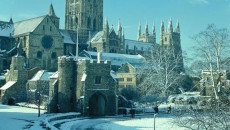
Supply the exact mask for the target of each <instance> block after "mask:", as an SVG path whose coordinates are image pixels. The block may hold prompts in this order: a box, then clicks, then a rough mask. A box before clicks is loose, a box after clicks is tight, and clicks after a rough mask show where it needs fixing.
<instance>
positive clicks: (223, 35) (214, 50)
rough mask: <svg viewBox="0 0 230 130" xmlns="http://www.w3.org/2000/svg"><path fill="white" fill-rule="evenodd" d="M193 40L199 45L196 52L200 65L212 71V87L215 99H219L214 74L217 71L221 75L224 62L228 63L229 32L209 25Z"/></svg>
mask: <svg viewBox="0 0 230 130" xmlns="http://www.w3.org/2000/svg"><path fill="white" fill-rule="evenodd" d="M193 40H194V41H195V42H196V43H197V45H196V47H195V50H196V57H198V63H199V64H200V65H201V66H202V68H206V70H209V71H210V74H211V82H212V83H211V85H212V88H213V91H214V94H215V98H216V99H218V95H217V92H216V88H217V86H216V85H215V78H214V74H213V72H214V71H217V72H219V73H221V70H223V66H224V64H225V63H224V62H222V60H223V61H226V59H228V57H227V55H226V54H227V53H226V52H227V51H229V49H230V48H229V32H228V30H227V29H217V28H216V27H215V26H214V25H209V26H208V27H207V29H206V30H205V31H202V32H200V33H199V34H198V35H195V36H194V37H193ZM227 62H228V61H226V63H227ZM219 75H221V74H219Z"/></svg>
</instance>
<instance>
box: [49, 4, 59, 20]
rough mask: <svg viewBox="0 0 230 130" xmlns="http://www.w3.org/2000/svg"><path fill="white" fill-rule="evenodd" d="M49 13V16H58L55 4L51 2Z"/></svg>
mask: <svg viewBox="0 0 230 130" xmlns="http://www.w3.org/2000/svg"><path fill="white" fill-rule="evenodd" d="M48 15H49V16H53V17H57V16H56V14H55V12H54V8H53V4H52V3H51V4H50V8H49V11H48Z"/></svg>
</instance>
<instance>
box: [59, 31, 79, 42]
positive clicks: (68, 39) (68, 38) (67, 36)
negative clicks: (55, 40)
mask: <svg viewBox="0 0 230 130" xmlns="http://www.w3.org/2000/svg"><path fill="white" fill-rule="evenodd" d="M60 33H61V35H62V36H63V37H64V43H67V44H76V43H74V42H73V40H72V38H71V36H70V33H69V31H67V30H63V29H60Z"/></svg>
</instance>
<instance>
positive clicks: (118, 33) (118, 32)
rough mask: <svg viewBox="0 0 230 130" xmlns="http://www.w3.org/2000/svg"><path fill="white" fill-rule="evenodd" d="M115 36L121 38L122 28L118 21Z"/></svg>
mask: <svg viewBox="0 0 230 130" xmlns="http://www.w3.org/2000/svg"><path fill="white" fill-rule="evenodd" d="M117 35H118V36H120V37H121V36H122V27H121V22H120V19H119V20H118V26H117Z"/></svg>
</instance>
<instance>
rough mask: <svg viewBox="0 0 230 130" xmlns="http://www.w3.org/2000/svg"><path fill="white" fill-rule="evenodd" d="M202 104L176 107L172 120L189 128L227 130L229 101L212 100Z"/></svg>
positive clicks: (229, 118)
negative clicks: (181, 107) (174, 116)
mask: <svg viewBox="0 0 230 130" xmlns="http://www.w3.org/2000/svg"><path fill="white" fill-rule="evenodd" d="M203 105H204V106H201V105H193V106H190V107H189V108H183V109H178V110H177V112H176V113H174V114H175V115H176V116H177V118H176V119H175V120H174V122H175V123H176V124H177V125H178V126H180V127H183V128H187V129H191V130H229V129H230V116H229V110H230V109H229V105H230V104H229V102H226V101H217V100H212V101H208V102H206V103H205V104H203Z"/></svg>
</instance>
